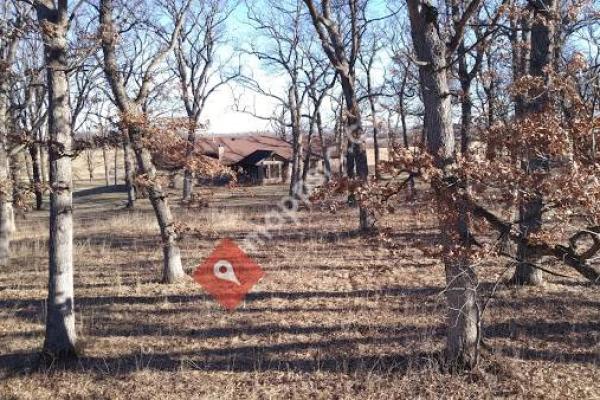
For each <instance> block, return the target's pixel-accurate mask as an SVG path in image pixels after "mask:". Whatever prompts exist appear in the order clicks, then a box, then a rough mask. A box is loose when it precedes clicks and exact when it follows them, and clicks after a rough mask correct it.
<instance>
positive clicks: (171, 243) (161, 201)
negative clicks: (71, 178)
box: [99, 0, 191, 283]
mask: <svg viewBox="0 0 600 400" xmlns="http://www.w3.org/2000/svg"><path fill="white" fill-rule="evenodd" d="M190 3H191V0H187V1H185V2H184V3H183V4H182V5H181V6H180V7H179V8H178V10H179V11H178V13H177V18H176V21H175V26H174V27H173V29H172V30H171V31H170V32H168V33H166V32H164V31H163V32H162V35H159V36H164V37H166V38H167V39H166V44H165V45H164V46H162V47H161V48H160V49H158V51H156V52H155V53H154V54H153V55H152V56H150V57H148V60H147V62H146V63H145V65H144V66H143V67H142V75H141V79H140V81H139V85H138V87H137V90H136V93H135V95H131V91H130V90H128V88H127V87H126V86H125V79H124V75H123V71H122V70H121V69H120V68H119V63H118V59H117V49H118V46H119V43H120V40H121V38H120V34H121V33H122V30H123V28H119V27H118V26H117V22H116V21H115V19H114V16H113V14H114V13H115V1H114V0H101V1H100V10H99V11H100V35H101V42H102V52H103V55H104V64H103V68H104V72H105V75H106V78H107V81H108V83H109V84H110V87H111V91H112V95H113V97H114V100H115V103H116V105H117V107H118V109H119V111H120V112H121V114H122V117H123V125H124V127H125V128H126V129H127V137H128V138H129V140H130V142H131V145H132V147H133V152H134V154H135V157H136V161H137V167H138V173H139V174H140V175H143V176H145V178H146V182H147V183H146V186H147V190H148V196H149V198H150V202H151V203H152V207H153V209H154V213H155V215H156V219H157V221H158V225H159V227H160V232H161V240H162V247H163V256H164V260H163V273H162V279H163V282H165V283H174V282H177V281H179V280H181V279H183V278H184V277H185V272H184V271H183V266H182V264H181V252H180V250H179V246H178V244H177V239H178V235H177V232H176V230H175V225H174V223H173V216H172V214H171V209H170V207H169V204H168V202H167V197H166V193H165V192H164V191H163V189H162V187H161V185H160V183H159V182H158V180H157V176H156V168H155V166H154V165H153V163H152V157H151V154H150V152H149V150H148V149H147V148H146V147H145V145H144V135H145V133H147V132H146V131H145V122H144V121H146V117H147V116H146V113H145V110H144V109H145V106H146V105H147V102H148V100H149V95H150V91H151V86H152V85H153V76H154V74H156V70H157V68H158V66H159V65H160V64H161V63H162V62H163V61H164V60H165V58H166V57H167V56H168V54H169V53H170V52H171V51H173V49H174V48H175V46H176V44H177V40H178V38H179V35H180V33H181V29H182V26H183V21H184V15H185V12H186V10H187V9H188V7H189V6H190Z"/></svg>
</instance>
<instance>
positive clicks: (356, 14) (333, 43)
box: [303, 0, 374, 231]
mask: <svg viewBox="0 0 600 400" xmlns="http://www.w3.org/2000/svg"><path fill="white" fill-rule="evenodd" d="M303 1H304V4H305V5H306V7H307V9H308V11H309V14H310V17H311V21H312V23H313V26H314V28H315V30H316V32H317V35H318V37H319V40H320V41H321V45H322V47H323V51H324V52H325V54H326V55H327V58H328V59H329V61H330V62H331V64H332V66H333V67H334V69H335V70H336V72H337V73H338V75H339V80H340V83H341V86H342V92H343V94H344V101H345V105H346V127H347V130H348V131H347V139H348V145H347V150H346V151H347V153H346V168H347V175H348V177H349V178H355V177H357V178H358V179H359V180H360V181H362V182H363V183H366V182H367V181H368V178H369V167H368V162H367V150H366V143H365V140H364V137H363V126H362V119H361V112H360V105H359V99H358V96H357V84H356V63H357V61H358V56H359V53H360V50H361V44H362V39H363V36H364V34H365V32H366V29H367V26H368V24H369V22H370V21H369V20H368V18H367V17H366V12H367V8H368V7H367V6H368V0H348V1H347V2H340V3H336V4H335V8H334V7H333V6H332V2H331V1H330V0H321V1H313V0H303ZM334 12H335V14H334ZM340 21H345V22H346V23H345V24H344V26H342V24H341V22H340ZM344 28H345V29H344ZM350 200H351V201H353V198H351V199H350ZM359 221H360V225H359V226H360V229H361V230H363V231H365V230H370V229H371V228H372V227H373V224H374V221H373V218H372V214H371V212H370V211H369V210H368V209H367V208H366V207H364V206H363V205H362V204H359Z"/></svg>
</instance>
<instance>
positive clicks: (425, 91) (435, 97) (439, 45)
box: [407, 0, 480, 370]
mask: <svg viewBox="0 0 600 400" xmlns="http://www.w3.org/2000/svg"><path fill="white" fill-rule="evenodd" d="M407 4H408V11H409V17H410V23H411V33H412V38H413V44H414V47H415V53H416V55H417V58H418V61H419V82H420V86H421V92H422V95H423V102H424V106H425V136H426V143H427V149H428V151H429V152H430V153H431V154H433V155H434V156H435V157H436V160H437V163H438V165H439V166H440V167H442V168H443V167H445V166H446V165H448V164H450V163H452V162H453V160H454V156H455V143H454V134H453V127H452V115H451V99H450V91H449V87H448V76H447V71H448V66H447V65H446V44H445V42H444V40H443V38H442V37H441V35H440V31H439V26H438V20H437V17H438V11H437V9H435V7H433V6H432V5H431V4H430V2H428V1H419V0H408V1H407ZM448 178H451V177H446V179H448ZM434 190H435V192H436V195H437V197H438V204H439V211H438V212H439V221H440V231H441V236H442V238H441V240H442V246H443V261H444V265H445V271H446V299H447V302H448V315H447V317H448V320H447V323H448V331H447V341H446V355H447V361H448V365H449V367H450V368H451V369H453V370H454V369H456V370H461V369H470V368H473V367H474V366H475V365H476V363H477V358H478V350H479V341H480V334H479V333H480V315H479V307H478V304H477V276H476V274H475V272H474V270H473V269H472V267H471V265H470V259H469V249H468V245H469V217H468V213H467V211H466V208H465V207H461V206H460V205H458V206H456V207H454V208H451V209H449V208H448V206H447V205H448V204H456V203H454V202H452V201H447V198H448V196H451V195H452V192H451V190H455V189H451V185H448V183H447V182H446V180H445V179H442V180H440V181H439V182H436V183H435V184H434Z"/></svg>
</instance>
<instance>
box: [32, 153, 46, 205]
mask: <svg viewBox="0 0 600 400" xmlns="http://www.w3.org/2000/svg"><path fill="white" fill-rule="evenodd" d="M29 153H30V154H31V164H32V172H33V191H34V193H35V208H36V210H38V211H39V210H41V209H42V205H43V202H44V193H43V191H42V185H43V182H42V166H41V164H42V160H41V154H40V145H39V143H33V144H32V145H31V146H29Z"/></svg>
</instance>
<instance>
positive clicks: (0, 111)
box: [0, 86, 12, 265]
mask: <svg viewBox="0 0 600 400" xmlns="http://www.w3.org/2000/svg"><path fill="white" fill-rule="evenodd" d="M5 88H6V89H8V88H7V87H6V86H5V87H4V88H2V90H0V182H1V185H2V187H0V265H6V264H8V260H9V258H10V239H11V236H12V229H11V225H12V202H11V196H12V188H11V180H10V178H9V176H10V172H9V164H8V150H7V127H8V119H7V100H8V97H7V94H8V91H7V90H6V91H5V90H4V89H5Z"/></svg>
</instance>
